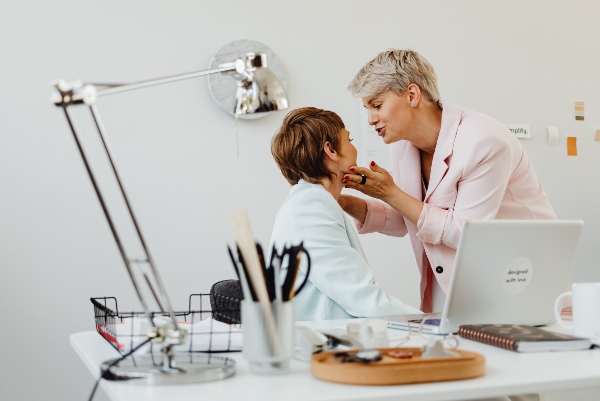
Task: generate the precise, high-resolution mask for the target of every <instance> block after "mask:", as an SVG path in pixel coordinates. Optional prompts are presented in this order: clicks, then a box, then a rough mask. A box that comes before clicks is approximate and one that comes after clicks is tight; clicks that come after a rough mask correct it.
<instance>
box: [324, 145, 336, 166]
mask: <svg viewBox="0 0 600 401" xmlns="http://www.w3.org/2000/svg"><path fill="white" fill-rule="evenodd" d="M323 150H324V151H325V158H327V159H329V160H331V161H334V162H337V161H338V152H336V151H335V149H334V148H333V146H331V142H325V145H323Z"/></svg>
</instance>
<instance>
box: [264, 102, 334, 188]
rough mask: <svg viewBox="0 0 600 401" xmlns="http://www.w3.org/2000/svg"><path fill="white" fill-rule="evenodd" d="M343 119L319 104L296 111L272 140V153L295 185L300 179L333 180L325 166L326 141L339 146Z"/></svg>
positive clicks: (286, 176)
mask: <svg viewBox="0 0 600 401" xmlns="http://www.w3.org/2000/svg"><path fill="white" fill-rule="evenodd" d="M344 128H345V127H344V122H343V121H342V119H341V118H340V117H339V116H338V115H337V114H335V113H334V112H332V111H327V110H321V109H317V108H315V107H304V108H301V109H296V110H292V111H291V112H289V113H288V114H287V115H286V116H285V118H284V119H283V123H282V124H281V128H279V131H277V133H276V134H275V136H274V137H273V140H272V141H271V154H272V155H273V158H274V159H275V162H276V163H277V165H278V166H279V169H280V170H281V174H283V176H284V177H285V179H286V180H288V182H289V183H290V184H292V185H295V184H297V183H298V181H299V180H300V179H303V180H305V181H308V182H312V183H318V182H319V178H324V177H327V178H329V179H333V173H332V172H331V171H329V170H327V168H326V167H325V161H324V158H323V156H324V150H323V146H324V145H325V142H329V143H331V146H332V147H333V149H334V150H336V151H337V150H338V149H339V144H340V138H341V135H340V134H341V131H342V129H344Z"/></svg>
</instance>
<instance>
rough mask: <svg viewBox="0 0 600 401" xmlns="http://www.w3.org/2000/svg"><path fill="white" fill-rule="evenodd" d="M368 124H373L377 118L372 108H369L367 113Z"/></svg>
mask: <svg viewBox="0 0 600 401" xmlns="http://www.w3.org/2000/svg"><path fill="white" fill-rule="evenodd" d="M368 121H369V125H375V124H376V123H377V121H379V118H377V114H376V113H375V112H374V111H373V110H369V114H368Z"/></svg>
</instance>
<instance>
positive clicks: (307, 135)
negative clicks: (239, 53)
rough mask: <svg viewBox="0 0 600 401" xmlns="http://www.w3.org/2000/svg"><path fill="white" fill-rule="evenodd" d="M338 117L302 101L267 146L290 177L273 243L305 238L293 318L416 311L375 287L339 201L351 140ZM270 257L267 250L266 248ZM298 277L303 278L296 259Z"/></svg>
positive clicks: (352, 161) (352, 154)
mask: <svg viewBox="0 0 600 401" xmlns="http://www.w3.org/2000/svg"><path fill="white" fill-rule="evenodd" d="M351 140H352V139H350V133H349V132H348V131H347V130H346V128H345V127H344V123H343V122H342V120H341V119H340V117H339V116H338V115H337V114H335V113H333V112H331V111H326V110H321V109H317V108H314V107H305V108H301V109H296V110H293V111H291V112H290V113H289V114H288V115H287V116H286V117H285V118H284V120H283V124H282V125H281V128H280V129H279V131H278V132H277V134H276V135H275V136H274V137H273V140H272V142H271V153H272V154H273V157H274V158H275V162H276V163H277V165H278V166H279V168H280V170H281V173H282V174H283V176H284V177H285V178H286V180H287V181H288V182H289V183H290V184H291V185H292V188H291V190H290V193H289V195H288V196H287V198H286V199H285V201H284V202H283V204H282V205H281V208H280V209H279V211H278V212H277V217H276V219H275V225H274V228H273V234H272V236H271V246H270V247H269V249H271V248H272V247H273V245H275V247H276V248H277V251H278V252H280V251H281V249H282V248H283V247H284V246H285V245H294V244H298V243H300V242H303V244H304V248H305V249H306V250H307V251H308V252H309V254H310V259H311V268H310V274H309V277H308V281H307V283H306V285H305V286H304V288H303V289H302V291H301V292H300V293H299V294H298V295H297V296H295V297H294V307H295V312H296V319H297V320H325V319H346V318H352V317H374V316H386V315H397V314H406V313H419V312H420V311H419V310H418V309H416V308H414V307H412V306H409V305H406V304H404V303H402V301H400V300H399V299H397V298H395V297H393V296H391V295H389V294H387V293H386V292H385V291H384V290H383V289H381V288H380V287H379V285H378V284H377V282H376V281H375V278H374V277H373V273H372V272H371V269H370V267H369V264H368V263H367V259H366V257H365V254H364V252H363V249H362V247H361V245H360V241H359V239H358V234H357V233H356V230H355V228H354V225H353V224H352V221H351V220H350V219H349V218H348V216H346V215H345V213H344V211H343V210H342V208H341V207H340V205H339V204H338V199H339V197H340V194H341V192H342V189H343V188H344V183H343V179H344V176H345V175H346V174H348V173H350V167H352V166H354V165H356V155H357V152H356V148H355V147H354V146H353V145H352V143H351ZM269 258H270V256H269ZM300 269H301V271H300V273H299V277H298V278H297V279H296V280H297V281H300V282H301V281H303V280H304V277H303V275H304V273H305V271H306V270H305V269H304V266H302V265H301V266H300Z"/></svg>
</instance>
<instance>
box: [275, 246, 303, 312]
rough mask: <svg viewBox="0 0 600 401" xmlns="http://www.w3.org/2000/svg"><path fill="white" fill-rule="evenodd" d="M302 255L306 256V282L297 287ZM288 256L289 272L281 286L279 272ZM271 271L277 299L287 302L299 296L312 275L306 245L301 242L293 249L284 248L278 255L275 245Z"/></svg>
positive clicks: (292, 247)
mask: <svg viewBox="0 0 600 401" xmlns="http://www.w3.org/2000/svg"><path fill="white" fill-rule="evenodd" d="M301 254H304V255H306V261H307V264H306V274H305V275H304V281H302V283H300V285H299V286H297V287H296V286H295V283H296V277H297V276H298V270H300V260H301V258H300V256H301ZM286 256H287V262H288V265H287V268H286V270H287V271H286V273H285V277H284V278H283V284H281V285H280V283H281V278H280V277H279V272H280V271H281V270H282V266H281V265H282V264H283V260H284V259H285V257H286ZM269 270H272V272H273V274H274V280H273V282H274V283H276V285H275V288H274V290H275V298H278V299H281V300H283V301H284V302H286V301H289V300H290V299H292V298H293V297H295V296H296V295H298V294H299V293H300V291H302V289H303V288H304V285H305V284H306V282H307V281H308V275H309V273H310V255H309V254H308V251H307V250H306V248H304V243H303V242H301V243H300V244H299V245H294V246H291V247H288V246H284V247H283V249H282V250H281V253H280V254H279V253H277V250H276V249H275V245H273V249H272V251H271V261H270V263H269ZM280 292H281V293H280Z"/></svg>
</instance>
